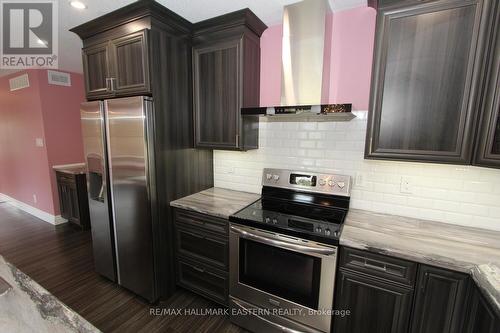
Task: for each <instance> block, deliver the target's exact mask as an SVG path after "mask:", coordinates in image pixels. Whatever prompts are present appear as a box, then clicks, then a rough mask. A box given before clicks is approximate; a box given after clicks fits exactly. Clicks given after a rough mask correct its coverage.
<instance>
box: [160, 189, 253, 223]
mask: <svg viewBox="0 0 500 333" xmlns="http://www.w3.org/2000/svg"><path fill="white" fill-rule="evenodd" d="M259 198H260V195H259V194H255V193H247V192H241V191H233V190H227V189H223V188H218V187H212V188H209V189H208V190H205V191H201V192H198V193H195V194H192V195H189V196H187V197H184V198H181V199H178V200H175V201H172V202H170V206H172V207H177V208H182V209H187V210H192V211H195V212H198V213H203V214H208V215H211V216H216V217H221V218H225V219H227V218H229V216H230V215H233V214H234V213H236V212H237V211H239V210H241V209H242V208H245V207H246V206H248V205H249V204H251V203H252V202H254V201H256V200H258V199H259Z"/></svg>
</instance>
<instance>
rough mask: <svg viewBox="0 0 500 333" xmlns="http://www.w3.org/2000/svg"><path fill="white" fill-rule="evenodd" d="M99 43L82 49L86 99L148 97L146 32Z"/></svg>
mask: <svg viewBox="0 0 500 333" xmlns="http://www.w3.org/2000/svg"><path fill="white" fill-rule="evenodd" d="M108 38H109V37H108ZM103 39H104V41H98V42H97V43H96V44H93V45H90V46H87V47H85V48H83V70H84V76H85V89H86V93H87V99H89V100H92V99H102V98H112V97H122V96H131V95H138V94H145V95H148V94H150V93H151V88H150V79H149V47H148V30H147V29H144V30H142V31H138V32H134V33H132V34H127V35H123V36H120V37H117V38H109V39H107V38H106V37H103Z"/></svg>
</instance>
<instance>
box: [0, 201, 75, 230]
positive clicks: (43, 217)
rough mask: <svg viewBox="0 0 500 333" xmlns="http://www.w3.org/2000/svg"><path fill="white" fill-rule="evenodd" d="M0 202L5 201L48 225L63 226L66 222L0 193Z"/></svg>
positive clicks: (59, 217)
mask: <svg viewBox="0 0 500 333" xmlns="http://www.w3.org/2000/svg"><path fill="white" fill-rule="evenodd" d="M0 201H5V202H7V203H8V204H10V205H12V206H14V207H17V208H19V209H20V210H22V211H25V212H26V213H28V214H31V215H33V216H35V217H37V218H39V219H40V220H42V221H45V222H49V223H50V224H53V225H58V224H63V223H66V222H68V220H66V219H65V218H63V217H62V216H61V215H57V216H56V215H52V214H49V213H47V212H44V211H43V210H40V209H38V208H35V207H33V206H30V205H28V204H26V203H24V202H22V201H19V200H16V199H14V198H11V197H9V196H8V195H5V194H3V193H0Z"/></svg>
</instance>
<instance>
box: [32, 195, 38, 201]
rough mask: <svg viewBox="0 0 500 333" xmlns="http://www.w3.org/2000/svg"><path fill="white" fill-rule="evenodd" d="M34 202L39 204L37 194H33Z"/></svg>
mask: <svg viewBox="0 0 500 333" xmlns="http://www.w3.org/2000/svg"><path fill="white" fill-rule="evenodd" d="M33 202H34V203H37V202H38V199H37V197H36V194H33Z"/></svg>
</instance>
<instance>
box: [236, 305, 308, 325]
mask: <svg viewBox="0 0 500 333" xmlns="http://www.w3.org/2000/svg"><path fill="white" fill-rule="evenodd" d="M232 302H234V303H235V304H236V305H238V306H239V307H240V308H242V309H245V310H246V308H245V307H244V306H243V304H241V303H240V302H238V301H236V300H234V299H233V300H232ZM253 315H254V316H255V317H257V318H259V319H260V320H262V321H265V322H266V323H267V324H269V325H271V326H273V327H276V328H277V329H278V330H279V331H282V332H285V333H303V332H301V331H297V330H294V329H292V328H289V327H285V326H283V325H280V324H276V323H273V322H272V321H270V320H268V319H266V318H264V317H261V316H259V315H257V314H253Z"/></svg>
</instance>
